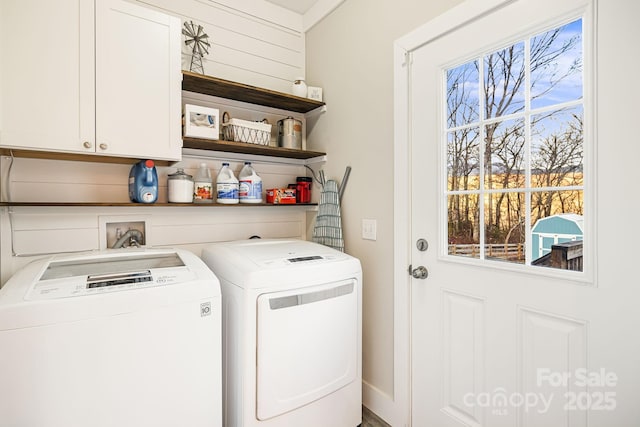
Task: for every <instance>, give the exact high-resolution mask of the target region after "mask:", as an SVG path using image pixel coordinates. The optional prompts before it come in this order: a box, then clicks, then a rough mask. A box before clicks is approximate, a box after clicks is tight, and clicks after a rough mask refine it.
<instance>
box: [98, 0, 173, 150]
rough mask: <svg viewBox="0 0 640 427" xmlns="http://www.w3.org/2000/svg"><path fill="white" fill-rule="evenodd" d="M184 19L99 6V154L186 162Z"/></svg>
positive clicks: (116, 2) (115, 0) (107, 1)
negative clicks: (183, 130)
mask: <svg viewBox="0 0 640 427" xmlns="http://www.w3.org/2000/svg"><path fill="white" fill-rule="evenodd" d="M180 68H181V64H180V19H179V18H175V17H171V16H168V15H166V14H164V13H160V12H157V11H155V10H151V9H147V8H143V7H140V6H137V5H134V4H131V3H127V2H125V1H122V0H97V3H96V145H97V148H96V150H97V152H98V153H99V154H105V155H110V156H124V157H135V158H154V159H169V160H179V159H180V158H181V148H182V138H181V101H180V97H181V93H182V92H181V79H182V74H181V70H180Z"/></svg>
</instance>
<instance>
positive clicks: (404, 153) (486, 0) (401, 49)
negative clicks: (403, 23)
mask: <svg viewBox="0 0 640 427" xmlns="http://www.w3.org/2000/svg"><path fill="white" fill-rule="evenodd" d="M512 1H514V0H481V1H478V0H467V1H465V2H463V3H461V4H459V5H458V6H456V7H454V8H453V9H451V10H449V11H447V12H445V13H444V14H442V15H440V16H438V17H436V18H434V19H433V20H431V21H429V22H428V23H425V24H424V25H422V26H420V27H418V28H417V29H415V30H414V31H412V32H410V33H408V34H406V35H404V36H403V37H401V38H399V39H397V40H396V41H395V42H394V53H393V55H394V65H393V71H394V76H393V80H394V82H393V83H394V84H393V92H394V136H393V143H394V150H393V154H394V161H393V165H394V171H395V172H394V176H395V179H394V197H393V201H394V210H393V214H394V226H393V231H394V256H393V268H394V276H393V282H394V307H393V312H394V314H393V320H394V326H393V329H394V330H393V334H394V354H393V360H394V362H393V364H394V366H393V378H394V386H393V388H394V390H393V400H394V408H395V410H394V413H393V414H390V415H391V416H390V417H389V418H388V419H387V420H388V421H389V422H390V423H391V424H392V425H393V426H398V427H401V426H404V427H408V426H410V425H411V356H410V355H411V352H410V340H411V287H410V285H411V282H410V280H409V278H410V276H409V274H408V270H407V268H408V266H409V264H410V262H411V245H412V244H413V242H411V241H409V240H410V236H411V229H410V224H411V215H410V213H411V209H410V206H409V203H410V200H411V197H410V194H411V180H410V176H411V170H410V165H411V162H410V159H411V152H410V141H409V129H410V123H409V120H410V119H409V117H410V114H409V107H408V106H409V101H410V99H409V89H410V83H411V82H410V79H409V72H408V70H409V69H408V67H407V65H408V62H410V61H411V52H412V51H413V50H415V49H417V48H419V47H421V46H424V45H425V44H427V43H429V42H431V41H433V40H436V39H438V38H439V37H441V36H443V35H445V34H447V33H448V32H450V31H452V30H454V29H456V28H458V27H460V26H461V25H464V24H466V23H468V22H471V21H474V20H476V19H478V18H480V17H482V16H484V15H486V14H487V13H490V12H491V11H493V10H494V9H497V8H500V7H503V6H504V5H505V4H507V3H510V2H512Z"/></svg>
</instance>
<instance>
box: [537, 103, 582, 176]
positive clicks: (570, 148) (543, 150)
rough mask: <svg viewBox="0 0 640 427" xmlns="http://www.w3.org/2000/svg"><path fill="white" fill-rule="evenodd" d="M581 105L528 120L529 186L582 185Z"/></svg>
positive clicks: (549, 112)
mask: <svg viewBox="0 0 640 427" xmlns="http://www.w3.org/2000/svg"><path fill="white" fill-rule="evenodd" d="M582 125H583V114H582V105H578V106H576V107H573V108H565V109H561V110H552V111H548V112H546V113H541V114H536V115H533V116H532V117H531V186H532V187H560V186H581V185H583V183H584V181H583V171H582V166H583V160H584V144H583V130H582Z"/></svg>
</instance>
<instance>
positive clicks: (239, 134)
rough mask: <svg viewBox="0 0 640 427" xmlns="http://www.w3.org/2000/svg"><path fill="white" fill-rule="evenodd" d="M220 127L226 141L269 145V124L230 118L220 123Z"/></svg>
mask: <svg viewBox="0 0 640 427" xmlns="http://www.w3.org/2000/svg"><path fill="white" fill-rule="evenodd" d="M222 128H223V132H224V139H226V140H227V141H235V142H247V143H249V144H259V145H269V142H270V141H271V125H270V124H268V123H262V122H250V121H248V120H240V119H230V120H229V121H228V122H227V123H223V124H222Z"/></svg>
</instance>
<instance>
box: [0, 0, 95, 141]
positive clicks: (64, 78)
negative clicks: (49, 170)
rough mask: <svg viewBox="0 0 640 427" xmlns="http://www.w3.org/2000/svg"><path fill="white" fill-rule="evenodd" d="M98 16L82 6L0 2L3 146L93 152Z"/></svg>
mask: <svg viewBox="0 0 640 427" xmlns="http://www.w3.org/2000/svg"><path fill="white" fill-rule="evenodd" d="M93 15H94V6H93V2H88V1H85V0H56V1H49V0H2V1H0V58H1V59H0V61H1V64H0V75H1V76H0V81H1V84H0V90H1V92H0V95H1V96H0V99H1V101H0V117H1V121H0V132H1V133H0V145H2V146H4V147H10V148H26V149H39V150H48V151H76V152H78V151H89V152H93V151H94V135H95V132H94V105H95V101H94V86H93V84H94V77H93V76H94V61H93V57H94V54H93V49H94V38H93ZM85 143H86V147H85V146H84V145H85Z"/></svg>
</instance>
